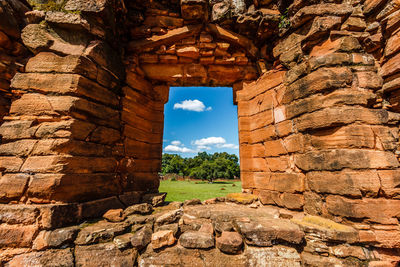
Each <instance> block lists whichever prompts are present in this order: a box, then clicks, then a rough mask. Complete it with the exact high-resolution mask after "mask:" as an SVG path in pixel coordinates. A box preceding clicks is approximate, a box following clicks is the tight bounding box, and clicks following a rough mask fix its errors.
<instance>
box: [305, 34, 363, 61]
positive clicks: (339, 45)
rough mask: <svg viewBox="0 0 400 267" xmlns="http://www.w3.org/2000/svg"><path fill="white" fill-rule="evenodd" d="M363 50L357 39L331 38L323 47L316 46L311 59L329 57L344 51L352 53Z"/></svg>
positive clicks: (348, 37) (311, 53)
mask: <svg viewBox="0 0 400 267" xmlns="http://www.w3.org/2000/svg"><path fill="white" fill-rule="evenodd" d="M359 49H361V45H360V42H359V41H358V40H357V38H355V37H351V36H344V37H342V38H337V39H332V38H329V39H328V40H326V41H325V42H324V43H322V44H321V45H316V46H314V47H313V48H312V50H311V52H310V55H309V56H310V57H319V56H324V55H329V54H331V53H334V52H337V51H342V52H352V51H355V50H359Z"/></svg>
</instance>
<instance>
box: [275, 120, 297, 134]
mask: <svg viewBox="0 0 400 267" xmlns="http://www.w3.org/2000/svg"><path fill="white" fill-rule="evenodd" d="M275 129H276V133H277V134H278V136H279V137H283V136H287V135H289V134H291V133H292V132H293V122H292V121H291V120H286V121H282V122H279V123H277V124H275Z"/></svg>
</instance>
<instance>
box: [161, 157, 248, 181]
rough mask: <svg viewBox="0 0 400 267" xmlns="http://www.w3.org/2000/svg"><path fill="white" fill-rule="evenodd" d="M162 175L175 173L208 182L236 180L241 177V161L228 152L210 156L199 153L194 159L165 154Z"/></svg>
mask: <svg viewBox="0 0 400 267" xmlns="http://www.w3.org/2000/svg"><path fill="white" fill-rule="evenodd" d="M162 173H163V174H167V173H175V174H178V175H181V176H191V177H193V178H195V179H202V180H208V181H210V182H213V181H214V180H215V179H219V178H221V179H234V178H238V177H239V175H240V168H239V159H238V157H237V156H236V155H235V154H229V153H227V152H222V153H214V154H212V155H211V154H208V153H207V152H201V153H198V154H197V155H196V156H195V157H194V158H182V157H181V156H179V155H176V154H163V158H162Z"/></svg>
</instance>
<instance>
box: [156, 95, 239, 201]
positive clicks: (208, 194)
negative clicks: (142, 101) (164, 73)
mask: <svg viewBox="0 0 400 267" xmlns="http://www.w3.org/2000/svg"><path fill="white" fill-rule="evenodd" d="M232 100H233V93H232V88H229V87H171V88H170V92H169V101H168V102H167V103H166V104H165V107H164V135H163V157H162V168H161V177H162V180H161V181H160V188H159V190H160V191H161V192H167V193H168V194H167V201H185V200H189V199H196V198H197V199H200V200H206V199H210V198H215V197H221V196H225V195H226V194H228V193H236V192H240V191H241V182H240V168H239V138H238V117H237V106H236V105H234V103H233V101H232Z"/></svg>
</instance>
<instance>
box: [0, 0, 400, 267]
mask: <svg viewBox="0 0 400 267" xmlns="http://www.w3.org/2000/svg"><path fill="white" fill-rule="evenodd" d="M250 2H251V3H250ZM23 3H24V4H22V2H18V1H11V0H10V1H3V2H1V9H0V12H3V13H4V14H6V15H7V16H8V17H10V20H9V21H11V23H14V24H7V23H9V22H7V23H5V22H2V19H3V18H5V17H4V16H1V18H0V22H2V23H0V47H2V48H1V50H0V53H1V58H0V62H1V63H0V64H2V65H7V68H4V67H3V69H4V71H3V70H1V66H2V65H0V91H1V92H2V94H1V97H0V101H3V102H4V101H5V104H4V105H2V108H3V110H4V111H0V116H1V117H3V116H4V115H6V116H5V117H4V118H3V122H2V125H1V126H0V134H1V138H2V139H1V145H0V171H1V176H0V201H1V202H2V203H4V204H5V205H4V206H2V209H3V210H4V212H5V213H4V214H9V215H7V216H5V217H4V218H3V219H1V223H2V224H1V225H0V228H1V229H0V237H4V238H0V239H2V240H13V239H18V240H20V241H18V242H15V241H6V242H5V243H4V244H2V245H1V247H2V248H13V249H14V248H18V249H19V248H21V247H22V248H23V251H22V250H21V251H22V252H24V253H25V252H31V251H32V250H36V249H35V248H33V247H32V244H33V240H34V239H35V238H37V237H36V236H37V235H38V234H39V232H41V231H48V230H50V229H56V228H59V227H63V226H67V225H72V224H77V223H78V222H80V221H82V220H85V219H88V218H94V217H97V216H99V215H102V214H103V213H104V212H105V211H106V210H108V209H113V208H126V207H128V206H130V205H131V204H133V203H138V202H146V201H149V199H153V198H157V197H159V198H163V197H165V195H163V194H158V193H157V191H158V185H159V177H158V171H159V170H160V165H161V152H162V133H163V120H164V118H163V116H164V115H163V109H164V104H165V103H166V102H167V101H168V94H169V87H170V86H177V85H180V86H231V87H232V88H233V91H234V99H233V101H234V103H235V104H237V106H238V116H239V139H240V140H239V141H240V161H241V179H242V185H243V191H244V192H246V193H252V194H255V195H256V196H257V197H258V199H259V200H260V202H261V203H262V204H264V205H273V206H279V207H280V208H283V209H286V210H292V211H296V212H299V214H304V213H305V214H309V215H313V216H322V217H327V218H329V219H331V220H333V221H335V222H340V223H343V224H347V225H351V226H352V227H353V228H354V229H355V230H356V231H357V236H358V239H357V241H355V243H356V244H357V245H359V246H362V247H371V248H372V250H373V251H377V252H376V253H378V254H383V255H389V256H388V257H389V258H390V257H391V256H395V255H396V254H398V249H399V248H400V245H399V243H398V239H399V235H400V231H399V229H398V227H399V222H398V219H399V214H400V210H399V201H400V200H399V185H400V171H399V121H400V115H399V111H400V110H399V107H398V102H399V92H400V86H399V73H400V68H399V62H400V61H399V59H400V58H399V55H400V49H399V47H400V46H399V45H400V43H399V42H398V37H399V29H400V22H399V12H400V3H398V1H383V0H380V1H372V0H371V1H370V0H366V1H302V0H295V1H254V2H253V1H210V2H209V1H205V0H182V1H177V0H171V1H169V0H159V1H125V2H124V1H116V2H114V1H94V2H90V3H89V2H87V1H81V0H67V1H30V5H31V7H30V8H32V9H35V10H34V11H30V12H27V13H25V11H27V10H28V9H29V8H27V6H29V5H28V3H25V2H23ZM88 3H89V4H88ZM17 13H18V14H19V15H15V14H17ZM24 13H25V15H23V14H24ZM13 18H15V20H13ZM16 18H19V19H16ZM26 23H28V25H26V26H25V24H26ZM4 25H6V27H5V26H4ZM23 27H24V28H23ZM22 28H23V29H22ZM20 29H22V30H20ZM2 33H4V34H3V35H2ZM21 41H22V42H23V45H24V46H23V45H22V44H21ZM25 47H26V48H27V49H29V51H30V52H28V51H26V49H25ZM17 70H18V72H17ZM16 72H17V73H16ZM10 81H11V83H10ZM10 99H12V101H11V102H10ZM287 213H288V211H287ZM289 213H290V212H289ZM21 214H27V215H26V216H25V215H23V216H22V215H21ZM60 214H64V215H63V216H60ZM284 216H286V215H284ZM28 217H29V218H28ZM9 218H18V219H9ZM124 231H125V230H124ZM318 235H319V237H321V236H320V234H318ZM15 236H18V237H21V238H13V237H15ZM321 238H322V239H323V241H324V242H329V241H327V239H326V237H325V236H322V237H321ZM328 240H329V238H328ZM108 241H109V240H108ZM7 242H9V243H7ZM21 242H22V243H21ZM310 242H311V241H310ZM343 242H344V243H346V242H348V240H346V241H343ZM349 242H350V241H349ZM311 243H312V242H311ZM311 243H310V244H311ZM303 248H304V247H303ZM328 250H329V249H328ZM156 252H157V251H156ZM308 252H309V253H311V254H310V255H317V256H318V257H319V256H320V255H321V254H322V255H325V256H327V255H334V253H333V252H332V253H333V254H332V253H331V252H326V251H325V250H321V251H318V250H312V249H311V250H310V251H308ZM325 252H326V253H328V254H326V253H325ZM34 253H36V252H34ZM49 253H50V252H49ZM65 253H67V254H68V255H70V252H67V251H66V252H65ZM185 253H186V252H185ZM324 253H325V254H324ZM17 254H19V252H18V253H17ZM50 254H51V253H50ZM189 254H190V253H189ZM11 255H13V254H12V253H11ZM35 255H36V254H35ZM38 255H39V254H38ZM63 255H64V254H63ZM190 255H192V254H190ZM246 255H247V254H246ZM75 256H76V255H75ZM192 256H193V255H192ZM192 256H190V257H192ZM11 257H12V256H11ZM11 257H10V258H7V261H8V259H11ZM68 257H69V256H68ZM310 257H311V258H312V257H314V256H310ZM351 257H353V256H351ZM397 260H398V259H396V258H390V259H388V258H387V259H386V261H387V262H389V263H388V265H387V266H394V264H395V262H396V261H397ZM364 263H365V264H366V262H364ZM364 263H363V264H364ZM303 264H304V265H305V266H307V264H308V263H305V262H303ZM342 264H343V263H342ZM346 264H347V263H346ZM309 265H311V266H312V264H309ZM356 266H357V265H356ZM370 266H374V265H373V264H370Z"/></svg>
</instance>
